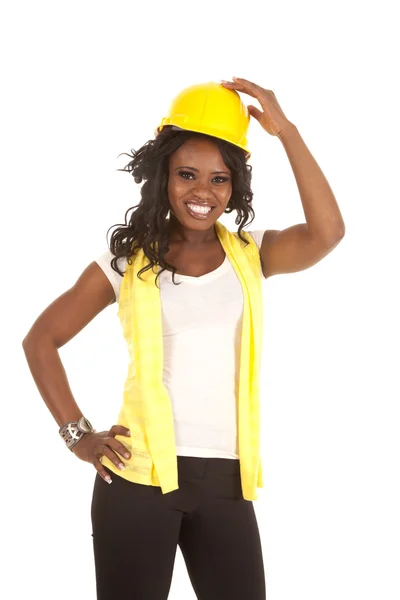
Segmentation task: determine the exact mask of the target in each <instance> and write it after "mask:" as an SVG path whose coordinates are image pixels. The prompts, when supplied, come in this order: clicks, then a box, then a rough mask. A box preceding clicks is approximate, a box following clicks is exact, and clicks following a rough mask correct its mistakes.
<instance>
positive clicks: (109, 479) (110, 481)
mask: <svg viewBox="0 0 400 600" xmlns="http://www.w3.org/2000/svg"><path fill="white" fill-rule="evenodd" d="M105 480H106V481H107V483H112V479H111V477H109V475H107V477H105Z"/></svg>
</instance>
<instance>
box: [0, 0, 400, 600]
mask: <svg viewBox="0 0 400 600" xmlns="http://www.w3.org/2000/svg"><path fill="white" fill-rule="evenodd" d="M394 8H395V3H394V2H391V3H390V2H388V1H387V0H386V1H381V2H379V3H371V2H367V3H366V2H363V3H362V2H354V1H353V2H349V1H346V2H343V1H341V2H340V1H338V0H335V2H329V3H328V2H323V3H320V2H316V1H311V0H304V1H303V2H294V1H287V0H282V1H281V2H279V3H266V2H259V3H257V2H254V1H251V0H248V1H247V2H240V3H239V2H238V3H235V2H229V3H228V2H224V1H221V0H219V1H218V2H216V1H213V2H207V1H204V0H202V1H201V2H199V3H190V2H177V1H175V0H170V1H169V2H166V3H160V4H158V3H155V2H148V3H143V2H133V1H131V2H127V1H114V2H105V1H104V0H96V2H94V1H89V0H85V1H82V0H80V1H79V2H77V1H76V0H70V2H68V3H60V2H44V1H40V0H37V1H36V2H28V1H25V2H20V1H18V0H15V1H14V2H12V3H7V4H6V3H5V2H4V3H3V7H2V9H1V14H0V22H1V26H0V27H1V31H0V44H1V48H0V50H1V57H2V58H1V61H2V64H1V87H2V92H1V104H2V106H1V114H0V119H1V156H0V159H1V212H2V219H1V222H2V242H3V246H2V256H3V260H2V294H1V299H2V311H1V321H2V322H1V331H2V336H1V339H2V363H3V368H2V373H3V374H2V377H1V382H2V387H3V391H2V393H1V403H2V413H1V414H2V421H3V425H2V429H1V431H2V440H1V441H2V443H1V447H2V467H1V488H2V494H1V501H2V506H3V508H2V524H1V528H2V531H1V537H2V552H3V561H2V563H3V567H5V569H4V571H3V575H2V578H1V585H2V586H4V588H5V590H6V592H5V593H4V597H6V598H7V599H9V600H11V599H18V600H20V599H21V598H25V597H28V596H29V597H37V598H39V597H40V598H42V599H45V598H46V599H47V598H49V599H50V598H51V599H53V598H57V599H58V600H64V599H65V600H67V599H68V600H70V598H71V597H77V598H87V599H89V600H94V599H95V578H94V577H95V576H94V563H93V556H92V538H91V532H92V530H91V522H90V503H91V494H92V488H93V481H94V477H95V471H94V467H92V466H91V465H90V464H88V463H84V462H82V461H79V459H77V458H76V457H75V456H74V455H73V454H72V453H70V452H69V451H68V450H67V449H66V448H65V446H64V445H63V442H62V441H61V439H60V438H59V435H58V428H57V425H56V423H55V421H54V420H53V418H52V416H51V414H50V413H49V411H48V410H47V408H46V406H45V404H44V402H43V401H42V399H41V397H40V395H39V393H38V391H37V388H36V387H35V384H34V382H33V379H32V377H31V375H30V372H29V369H28V366H27V363H26V360H25V356H24V354H23V350H22V346H21V342H22V339H23V337H24V336H25V334H26V333H27V331H28V330H29V328H30V327H31V325H32V323H33V321H34V320H35V319H36V317H37V316H38V315H39V314H40V313H41V312H42V311H43V310H44V309H45V307H46V306H47V305H48V304H50V303H51V302H52V301H53V300H54V299H55V298H56V297H57V296H59V295H60V294H62V293H63V292H64V291H66V290H67V289H68V288H69V287H70V286H72V285H73V284H74V282H75V281H76V279H77V278H78V276H79V275H80V273H81V272H82V271H83V270H84V268H85V267H86V266H87V265H88V264H89V263H90V262H91V261H92V260H94V258H96V257H97V256H99V255H100V254H101V253H103V252H104V251H105V250H107V248H108V246H107V241H106V231H107V229H108V228H109V227H110V226H111V225H114V224H116V223H123V222H124V214H125V211H126V210H127V209H128V208H129V207H131V206H133V205H134V204H136V203H137V202H138V201H139V188H138V186H136V184H135V183H134V182H133V179H132V177H130V176H128V174H126V173H121V172H118V171H116V169H117V168H122V167H123V166H124V165H125V164H126V163H127V162H128V160H129V159H128V158H127V157H126V156H121V157H120V158H117V155H118V154H120V153H121V152H130V150H131V148H135V149H137V148H139V147H140V146H141V145H142V144H143V143H144V142H145V141H147V140H148V139H150V138H151V137H153V131H154V128H155V127H156V126H157V125H158V122H159V120H160V119H161V117H162V116H163V113H164V111H165V110H166V108H167V106H168V104H169V102H170V100H171V99H172V97H173V96H174V95H175V94H176V93H177V92H178V91H180V90H181V89H183V88H184V87H186V86H187V85H191V84H192V83H198V82H203V81H210V80H214V81H218V80H219V79H231V76H232V75H236V76H238V77H244V78H246V79H249V80H252V81H254V82H256V83H258V84H259V85H261V86H263V87H265V88H267V89H272V90H273V91H274V92H275V94H276V96H277V99H278V101H279V103H280V105H281V107H282V109H283V110H284V112H285V114H286V116H287V117H288V119H289V120H291V121H292V122H293V123H295V125H296V126H297V128H298V130H299V132H300V134H301V135H302V137H303V139H304V140H305V142H306V144H307V145H308V147H309V149H310V150H311V152H312V153H313V155H314V157H315V158H316V160H317V161H318V163H319V165H320V166H321V168H322V170H323V172H324V174H325V176H326V177H327V179H328V181H329V183H330V185H331V187H332V189H333V191H334V193H335V196H336V199H337V201H338V204H339V207H340V209H341V211H342V214H343V217H344V220H345V224H346V236H345V238H344V239H343V240H342V241H341V243H340V244H339V246H337V248H336V249H335V250H334V251H333V252H332V253H331V254H330V255H328V256H327V257H326V258H325V259H324V260H322V261H321V262H320V263H318V264H317V265H315V266H314V267H312V268H310V269H307V270H305V271H303V272H299V273H296V274H290V275H278V276H275V277H272V278H270V279H268V280H266V282H265V283H264V284H263V285H264V288H263V289H264V306H265V332H264V353H263V369H262V380H263V382H262V416H263V419H262V453H263V459H264V474H265V487H264V488H263V489H260V490H258V494H259V500H257V501H256V502H255V503H254V505H255V509H256V514H257V519H258V524H259V528H260V533H261V538H262V546H263V555H264V562H265V570H266V582H267V598H268V600H293V599H296V600H303V599H304V600H321V599H322V598H323V599H324V600H337V599H338V598H340V600H356V599H361V598H362V599H363V600H377V599H379V600H380V599H383V598H384V599H385V600H398V599H399V597H400V580H399V565H400V546H399V539H400V517H399V506H400V491H399V456H400V453H399V450H400V448H399V416H400V409H399V400H400V394H399V384H398V376H397V375H396V371H397V372H398V361H399V343H398V339H399V318H398V307H399V305H400V301H399V300H400V298H399V292H398V281H397V280H398V273H399V269H398V262H399V258H400V253H399V245H398V218H397V217H398V215H399V210H398V205H399V200H400V196H399V178H398V172H399V171H398V169H399V136H400V126H399V113H398V107H399V105H400V98H399V90H398V87H397V86H398V61H396V60H395V55H396V54H397V55H398V52H399V43H398V29H397V27H396V21H395V19H394ZM242 99H243V100H244V101H245V102H246V103H254V101H253V100H252V99H250V98H249V97H246V96H244V95H242ZM249 143H250V145H251V147H252V150H253V155H252V159H251V164H252V165H253V169H254V175H253V191H254V201H253V208H254V210H255V213H256V219H255V220H254V221H253V223H252V224H251V225H250V227H247V229H248V230H254V229H283V228H286V227H289V226H291V225H294V224H296V223H301V222H304V221H305V218H304V213H303V210H302V206H301V201H300V197H299V194H298V190H297V186H296V183H295V179H294V176H293V173H292V171H291V167H290V164H289V161H288V159H287V156H286V153H285V150H284V148H283V146H282V143H281V142H280V140H279V139H278V138H276V137H272V136H270V135H269V134H267V133H266V132H265V131H264V130H263V129H262V128H261V127H260V125H259V124H258V123H257V122H256V121H255V120H253V119H252V122H251V126H250V132H249ZM234 217H235V215H229V216H226V215H225V216H224V219H223V220H222V222H223V223H224V224H225V225H226V226H227V227H229V228H230V229H231V230H234V229H235V223H234ZM60 356H61V359H62V361H63V364H64V366H65V369H66V372H67V374H68V379H69V382H70V385H71V388H72V390H73V393H74V396H75V398H76V400H77V402H78V404H79V406H80V408H81V410H82V411H83V412H84V414H85V415H86V416H88V418H89V419H90V420H91V421H92V423H93V424H94V426H95V427H96V429H97V430H99V431H100V430H102V429H107V428H109V427H110V426H111V425H112V424H114V422H115V421H116V418H117V415H118V412H119V408H120V403H121V401H122V388H123V382H124V377H125V374H126V364H127V351H126V347H125V342H124V340H123V338H122V333H121V328H120V324H119V321H118V318H117V305H115V304H114V305H112V306H111V307H109V308H108V309H106V310H105V311H103V312H102V313H101V314H100V315H99V316H98V317H97V318H96V319H95V320H94V321H93V322H92V323H90V324H89V325H88V326H87V327H86V328H85V329H84V330H83V331H82V332H81V333H80V334H79V335H78V336H77V337H76V338H74V339H73V340H72V341H71V342H69V343H68V344H67V345H66V346H64V347H63V348H61V350H60ZM132 585H133V586H134V582H132ZM0 593H1V592H0ZM2 595H3V594H2ZM126 597H127V596H126ZM169 598H171V599H178V598H179V599H181V598H182V599H183V598H184V599H185V600H191V599H194V598H195V594H194V592H193V589H192V587H191V584H190V581H189V577H188V574H187V571H186V567H185V563H184V561H183V557H182V555H181V552H180V550H179V549H178V552H177V556H176V563H175V570H174V574H173V581H172V585H171V591H170V595H169ZM221 600H223V599H221Z"/></svg>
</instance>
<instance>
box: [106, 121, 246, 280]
mask: <svg viewBox="0 0 400 600" xmlns="http://www.w3.org/2000/svg"><path fill="white" fill-rule="evenodd" d="M193 136H196V137H201V138H207V139H209V140H211V141H213V142H214V143H215V144H217V146H218V148H219V151H220V153H221V156H222V159H223V161H224V163H225V164H226V166H227V167H228V169H229V170H230V171H231V176H232V195H231V197H230V200H229V202H228V204H227V207H226V209H225V211H224V212H225V213H231V212H232V211H234V210H236V211H237V215H236V219H235V223H236V225H239V228H238V235H239V237H240V239H241V240H242V241H243V242H245V245H246V246H247V244H248V243H249V242H248V241H247V240H246V239H245V238H243V237H242V235H241V231H242V229H243V227H244V226H245V225H246V224H247V222H248V220H249V217H251V219H250V221H249V224H250V223H251V222H252V221H253V220H254V211H253V208H252V206H251V202H252V199H253V192H252V190H251V176H252V167H251V165H249V164H247V160H248V157H249V155H248V154H247V153H246V152H245V151H244V150H242V149H241V148H239V147H238V146H235V145H233V144H231V143H230V142H226V141H224V140H221V139H219V138H216V137H213V136H210V135H206V134H203V133H197V132H193V131H186V130H176V129H173V128H172V127H171V126H166V127H164V128H163V129H162V131H161V132H160V133H159V134H158V135H157V136H156V137H155V138H154V139H151V140H149V141H147V142H146V143H145V144H144V145H143V146H142V147H141V148H139V150H137V151H135V150H131V152H132V154H127V153H125V152H123V153H122V154H125V155H126V156H129V157H130V158H131V159H132V160H131V161H130V162H129V163H128V164H127V165H125V167H124V168H123V169H117V170H118V171H125V172H128V173H131V174H132V176H133V178H134V180H135V182H136V183H142V181H143V182H144V183H143V185H142V186H141V191H140V193H141V200H140V202H139V204H137V205H135V206H133V207H131V208H128V210H127V211H126V213H125V224H123V225H121V224H117V225H119V226H118V227H117V229H115V231H113V233H112V235H111V239H110V244H109V246H110V250H111V253H112V254H113V255H114V258H113V259H112V260H111V267H112V268H113V269H114V271H116V272H117V273H118V274H119V275H121V276H123V275H124V273H122V271H121V270H120V269H119V267H118V264H117V261H118V259H119V258H121V257H125V258H126V259H127V262H128V264H132V260H131V259H132V256H134V254H135V252H136V251H137V250H138V249H139V248H143V252H144V254H145V255H146V257H147V258H148V259H149V261H150V264H149V265H147V266H146V267H143V269H141V270H140V271H139V272H138V274H137V275H138V277H140V274H141V273H142V272H143V271H147V270H148V269H152V268H153V267H154V265H157V264H159V265H160V267H161V268H160V270H159V271H158V274H157V277H156V280H155V282H156V285H157V279H158V277H159V275H160V274H161V273H162V271H165V270H166V269H168V270H170V271H172V273H173V274H172V281H173V283H174V284H175V285H179V283H176V282H175V281H174V276H175V273H176V271H177V268H176V267H175V266H174V265H172V264H170V263H168V262H167V261H166V260H165V258H164V257H165V254H166V253H167V252H168V250H169V245H168V242H169V239H168V219H167V216H168V213H169V211H170V209H171V206H170V203H169V199H168V176H169V157H170V156H171V154H173V152H175V151H176V150H177V149H178V148H179V147H180V146H182V144H184V143H185V142H186V141H187V140H188V139H189V138H191V137H193ZM118 156H121V154H119V155H118ZM133 209H136V210H135V211H134V212H133V213H132V214H131V216H130V218H129V221H128V213H129V212H130V211H131V210H133ZM112 227H115V225H112V226H111V227H110V228H109V229H108V230H107V236H108V232H109V231H110V229H112ZM155 242H157V243H158V250H157V248H156V244H155ZM140 279H142V278H141V277H140Z"/></svg>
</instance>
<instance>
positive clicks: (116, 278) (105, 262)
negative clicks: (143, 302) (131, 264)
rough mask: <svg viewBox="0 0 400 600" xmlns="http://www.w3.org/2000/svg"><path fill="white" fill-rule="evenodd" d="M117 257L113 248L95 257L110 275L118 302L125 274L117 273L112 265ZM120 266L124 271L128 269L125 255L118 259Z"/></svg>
mask: <svg viewBox="0 0 400 600" xmlns="http://www.w3.org/2000/svg"><path fill="white" fill-rule="evenodd" d="M113 258H115V256H114V254H112V252H111V250H106V251H105V252H103V253H102V254H100V256H98V257H97V258H95V259H94V260H95V262H96V263H97V264H98V265H99V267H100V268H101V269H102V270H103V271H104V273H105V275H106V276H107V277H108V279H109V281H110V283H111V285H112V286H113V289H114V293H115V300H116V302H118V300H119V291H120V287H121V281H122V278H123V276H122V275H120V274H119V273H117V271H115V270H114V269H113V268H112V266H111V261H112V259H113ZM117 265H118V268H119V269H120V270H121V272H122V273H124V272H125V270H126V265H127V259H126V258H125V257H122V258H118V260H117Z"/></svg>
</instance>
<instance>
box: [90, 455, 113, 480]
mask: <svg viewBox="0 0 400 600" xmlns="http://www.w3.org/2000/svg"><path fill="white" fill-rule="evenodd" d="M94 468H95V469H96V471H97V472H98V474H99V475H100V477H101V478H102V479H104V481H106V482H107V483H112V479H111V477H110V476H109V474H108V473H107V471H105V470H104V467H103V465H102V464H101V462H100V461H99V460H97V461H96V462H95V463H94Z"/></svg>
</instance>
